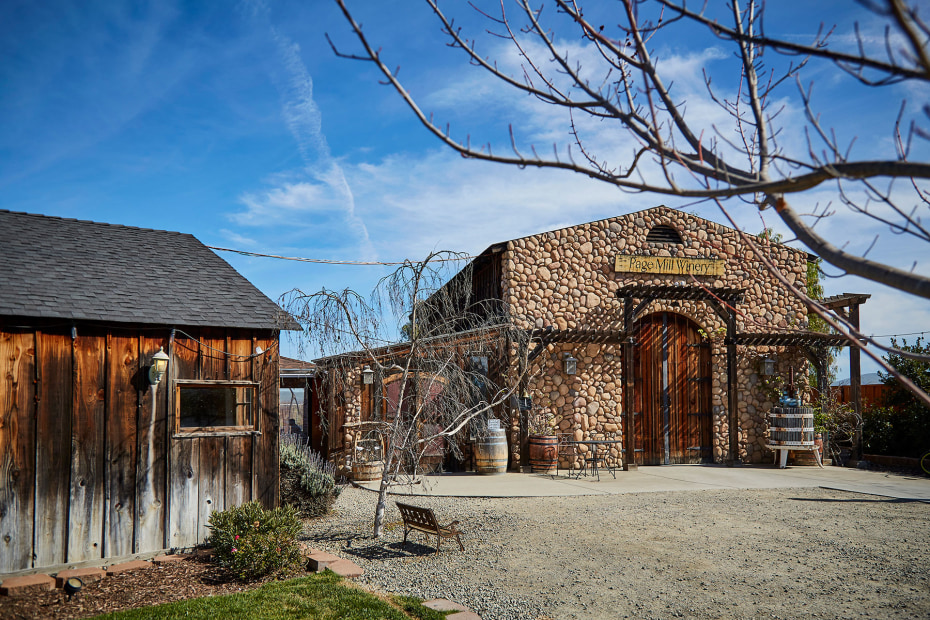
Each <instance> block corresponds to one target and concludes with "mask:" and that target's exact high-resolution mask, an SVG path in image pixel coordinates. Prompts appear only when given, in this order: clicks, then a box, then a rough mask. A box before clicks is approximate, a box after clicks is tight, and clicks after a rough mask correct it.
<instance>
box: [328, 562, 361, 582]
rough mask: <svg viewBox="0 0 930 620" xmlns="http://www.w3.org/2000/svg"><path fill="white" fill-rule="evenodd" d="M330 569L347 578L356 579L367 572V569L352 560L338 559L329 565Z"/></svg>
mask: <svg viewBox="0 0 930 620" xmlns="http://www.w3.org/2000/svg"><path fill="white" fill-rule="evenodd" d="M326 568H328V569H329V570H331V571H333V572H334V573H336V574H337V575H339V576H341V577H345V578H347V579H354V578H356V577H361V576H362V575H363V574H365V569H363V568H362V567H360V566H358V565H357V564H355V562H352V561H351V560H338V561H336V562H333V563H332V564H330V565H329V566H327V567H326Z"/></svg>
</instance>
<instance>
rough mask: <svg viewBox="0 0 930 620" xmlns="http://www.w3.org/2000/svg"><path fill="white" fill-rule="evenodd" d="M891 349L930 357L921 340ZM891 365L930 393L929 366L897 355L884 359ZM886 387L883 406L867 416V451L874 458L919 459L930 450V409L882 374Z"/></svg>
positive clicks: (893, 343)
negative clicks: (904, 457) (884, 455)
mask: <svg viewBox="0 0 930 620" xmlns="http://www.w3.org/2000/svg"><path fill="white" fill-rule="evenodd" d="M891 346H893V347H895V348H900V349H901V350H902V351H907V352H909V353H914V354H917V355H924V356H927V355H930V342H926V341H924V339H923V338H918V339H917V341H916V342H915V343H914V344H911V345H909V344H908V343H907V340H903V341H901V342H900V343H898V341H897V340H895V339H894V338H892V339H891ZM885 359H886V360H887V361H888V363H889V364H890V365H891V366H892V367H893V368H894V369H895V370H897V371H898V372H899V373H900V374H902V375H903V376H905V377H907V378H908V379H910V380H911V381H912V382H913V383H914V384H915V385H916V386H917V387H918V388H920V389H921V390H923V391H924V392H927V391H930V362H925V361H922V360H919V359H913V358H912V357H910V356H906V355H901V354H898V353H888V354H887V355H885ZM879 376H880V377H881V378H882V382H883V383H884V384H885V386H886V387H885V396H884V401H883V402H882V406H880V407H873V408H872V409H870V410H867V411H865V412H864V415H863V422H864V427H863V430H862V438H863V443H864V444H865V446H864V447H865V451H866V452H868V453H872V454H887V455H891V456H910V457H918V456H920V455H921V454H923V452H924V451H925V450H926V449H927V448H928V447H930V408H928V407H927V406H926V405H924V404H923V403H922V402H920V401H919V400H917V397H916V396H914V394H912V393H911V392H910V390H908V389H907V388H905V387H904V386H903V385H902V384H901V383H900V382H899V381H898V380H897V379H895V378H894V377H893V376H891V375H890V374H888V375H886V374H885V373H883V372H879Z"/></svg>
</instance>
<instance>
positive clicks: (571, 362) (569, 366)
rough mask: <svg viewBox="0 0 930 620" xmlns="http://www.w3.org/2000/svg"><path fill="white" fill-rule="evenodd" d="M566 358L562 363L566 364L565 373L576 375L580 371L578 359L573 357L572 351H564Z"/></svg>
mask: <svg viewBox="0 0 930 620" xmlns="http://www.w3.org/2000/svg"><path fill="white" fill-rule="evenodd" d="M563 356H564V359H563V360H562V363H563V364H564V365H565V374H566V375H574V374H577V373H578V359H577V358H575V357H573V356H572V354H571V353H563Z"/></svg>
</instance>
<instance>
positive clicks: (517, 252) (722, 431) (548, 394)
mask: <svg viewBox="0 0 930 620" xmlns="http://www.w3.org/2000/svg"><path fill="white" fill-rule="evenodd" d="M659 225H666V226H670V227H672V228H673V229H674V230H675V231H677V232H678V234H679V235H680V237H681V240H682V243H680V244H677V243H675V244H670V243H651V242H648V241H647V239H646V238H647V234H648V233H649V231H650V230H652V229H653V228H654V227H655V226H659ZM755 241H756V242H757V243H759V244H760V247H762V248H764V250H765V251H766V252H767V253H768V257H769V259H770V260H771V261H772V262H773V263H774V264H775V265H776V266H777V267H778V269H779V270H780V271H781V272H782V273H783V274H784V275H785V277H786V279H787V281H788V282H790V283H792V284H793V283H795V282H797V283H798V285H799V286H801V287H803V285H804V282H805V279H806V273H807V261H808V256H807V254H806V253H805V252H802V251H799V250H795V249H793V248H789V247H787V246H783V245H779V244H774V243H768V242H764V241H761V240H759V239H758V238H755ZM618 254H619V255H642V256H656V257H687V258H711V259H722V260H723V261H724V266H723V274H722V275H718V276H691V275H666V274H652V273H617V272H615V271H614V264H615V260H616V257H617V255H618ZM502 265H503V269H502V272H503V273H502V281H501V296H502V298H503V300H504V301H505V303H506V304H507V308H508V311H509V313H510V316H511V317H512V319H513V321H514V323H515V324H516V325H517V326H519V327H522V328H525V329H532V328H545V327H548V326H551V327H552V328H553V329H558V330H573V329H595V330H596V329H615V330H616V329H620V326H621V319H622V314H621V302H620V300H618V298H617V291H618V290H619V289H620V288H621V287H624V286H630V285H680V286H704V287H708V288H736V289H744V290H745V300H744V302H743V303H742V304H740V305H739V307H738V308H737V312H738V313H737V329H738V331H739V332H749V333H753V332H754V333H771V332H776V331H779V330H781V331H795V330H804V329H806V328H807V312H806V309H805V307H804V306H803V304H802V303H801V302H800V301H799V300H797V299H796V298H795V297H793V296H792V295H791V294H790V293H789V292H788V291H787V290H785V289H784V288H783V287H782V285H781V284H780V283H779V282H777V281H776V279H775V278H774V277H773V276H772V275H770V274H769V273H768V271H766V269H765V267H764V266H763V265H762V263H761V261H760V259H759V257H757V256H755V255H754V252H753V250H752V249H750V248H749V247H747V244H746V243H744V242H743V240H742V239H741V238H740V235H739V233H738V232H737V231H736V230H733V229H731V228H728V227H725V226H722V225H720V224H716V223H714V222H711V221H708V220H705V219H703V218H700V217H697V216H694V215H690V214H688V213H683V212H680V211H676V210H674V209H670V208H667V207H656V208H653V209H648V210H646V211H641V212H637V213H632V214H630V215H624V216H620V217H615V218H610V219H606V220H600V221H596V222H590V223H587V224H580V225H577V226H571V227H568V228H563V229H560V230H555V231H551V232H546V233H540V234H536V235H531V236H528V237H523V238H520V239H515V240H512V241H509V242H507V244H506V250H505V253H504V255H503V259H502ZM663 311H665V312H674V313H676V314H681V315H684V316H686V317H688V318H689V319H691V320H692V321H694V322H695V323H696V324H697V325H698V326H699V328H700V330H701V331H702V333H703V335H705V337H706V339H707V340H708V341H709V343H710V346H711V360H712V368H713V371H712V388H711V393H712V407H713V458H714V460H716V461H722V460H725V459H728V458H730V455H729V442H728V433H729V422H728V416H727V411H726V405H727V398H726V391H727V368H726V355H725V347H724V343H723V333H724V332H725V329H726V326H725V324H724V322H723V321H722V319H721V318H720V317H719V316H718V315H717V314H716V313H715V312H714V311H713V309H712V308H710V307H709V305H708V304H707V303H706V302H703V301H681V302H667V301H655V302H653V303H652V304H651V305H650V306H649V307H647V308H646V309H645V310H644V311H643V312H642V313H641V314H640V316H644V315H646V314H649V313H652V312H663ZM565 352H569V353H571V354H572V355H573V356H574V357H576V358H577V359H578V373H577V374H576V375H574V376H570V375H565V374H564V372H563V370H562V366H561V357H562V354H563V353H565ZM546 353H547V354H545V355H541V356H540V357H538V358H537V359H536V360H535V363H536V366H535V367H534V368H533V378H532V379H531V381H530V385H529V389H530V393H531V395H532V396H533V397H534V402H536V403H538V404H541V405H542V406H543V407H550V408H551V409H552V411H553V413H554V415H555V425H556V426H557V427H558V429H559V430H560V432H572V433H573V434H574V436H575V438H576V439H604V438H608V439H620V438H621V437H622V434H623V415H622V412H623V404H622V400H623V394H622V390H621V381H620V377H621V376H622V375H621V370H622V369H621V365H620V360H621V345H619V344H591V343H583V342H578V343H564V342H563V343H558V344H554V345H550V346H549V350H547V352H546ZM765 356H772V357H774V358H775V359H777V361H778V365H779V369H778V370H779V374H781V373H785V374H786V373H787V370H788V368H790V367H793V368H795V374H796V376H797V377H798V379H799V380H801V379H803V378H804V377H806V367H807V364H806V359H805V358H804V357H803V355H802V354H800V353H796V352H792V351H786V350H784V349H781V350H776V349H774V348H773V349H768V348H765V347H762V348H756V349H751V350H750V349H748V348H743V347H741V348H740V352H739V359H738V373H737V376H738V390H739V397H738V402H739V408H738V416H739V421H740V427H739V451H740V454H739V457H740V458H741V459H742V460H744V461H747V462H760V461H762V460H763V458H765V457H766V456H767V454H766V450H765V448H764V445H765V432H766V424H765V414H766V412H768V411H769V409H770V408H771V407H772V406H773V404H774V401H775V399H776V392H775V390H774V386H770V385H766V384H765V382H764V381H762V380H761V379H760V374H759V358H761V357H765ZM801 383H803V381H801ZM579 448H581V449H582V450H584V449H585V446H579ZM770 454H771V453H770V452H769V453H768V455H770ZM512 456H513V457H514V458H515V459H519V450H518V449H517V447H516V446H515V447H514V450H513V454H512ZM612 456H613V457H614V458H617V457H618V454H617V451H616V450H614V453H613V455H612Z"/></svg>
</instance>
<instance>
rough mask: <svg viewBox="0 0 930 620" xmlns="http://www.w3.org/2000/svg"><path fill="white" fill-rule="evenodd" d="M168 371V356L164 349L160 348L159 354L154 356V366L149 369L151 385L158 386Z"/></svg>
mask: <svg viewBox="0 0 930 620" xmlns="http://www.w3.org/2000/svg"><path fill="white" fill-rule="evenodd" d="M167 370H168V355H167V354H166V353H165V350H164V349H163V348H162V347H158V353H156V354H155V355H153V356H152V365H151V367H149V383H151V384H152V385H158V384H159V383H161V379H162V377H164V376H165V372H167Z"/></svg>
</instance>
